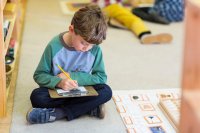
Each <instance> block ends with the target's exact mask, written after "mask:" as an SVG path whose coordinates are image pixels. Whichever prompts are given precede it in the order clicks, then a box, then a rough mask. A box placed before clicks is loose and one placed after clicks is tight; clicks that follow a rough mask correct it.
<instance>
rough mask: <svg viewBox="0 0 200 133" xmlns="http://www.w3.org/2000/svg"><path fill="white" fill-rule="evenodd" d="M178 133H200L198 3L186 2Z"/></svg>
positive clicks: (199, 3) (199, 6)
mask: <svg viewBox="0 0 200 133" xmlns="http://www.w3.org/2000/svg"><path fill="white" fill-rule="evenodd" d="M186 5H187V10H186V32H185V38H186V39H185V50H184V64H183V78H182V88H183V91H182V92H183V95H182V102H181V119H180V127H179V130H180V133H199V132H200V126H199V125H200V106H199V101H200V37H199V35H200V2H199V0H198V1H197V0H188V1H187V4H186Z"/></svg>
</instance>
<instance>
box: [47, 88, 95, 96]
mask: <svg viewBox="0 0 200 133" xmlns="http://www.w3.org/2000/svg"><path fill="white" fill-rule="evenodd" d="M84 87H85V89H86V90H87V91H88V93H87V94H85V95H73V96H62V95H58V93H57V92H56V90H55V89H48V91H49V95H50V97H51V98H67V97H84V96H98V95H99V94H98V93H97V91H96V90H95V89H94V88H93V87H92V86H84Z"/></svg>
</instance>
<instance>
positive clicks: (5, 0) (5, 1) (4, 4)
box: [2, 0, 7, 9]
mask: <svg viewBox="0 0 200 133" xmlns="http://www.w3.org/2000/svg"><path fill="white" fill-rule="evenodd" d="M6 3H7V0H3V4H2V6H3V7H2V9H4V7H5V6H6Z"/></svg>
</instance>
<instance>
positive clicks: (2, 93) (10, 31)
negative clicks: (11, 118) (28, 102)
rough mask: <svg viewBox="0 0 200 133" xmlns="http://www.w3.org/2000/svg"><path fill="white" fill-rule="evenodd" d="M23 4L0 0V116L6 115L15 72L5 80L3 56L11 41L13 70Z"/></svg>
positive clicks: (20, 31) (18, 45)
mask: <svg viewBox="0 0 200 133" xmlns="http://www.w3.org/2000/svg"><path fill="white" fill-rule="evenodd" d="M24 6H25V0H0V117H4V116H5V115H6V110H7V100H8V96H9V91H10V89H11V88H12V87H15V85H12V84H15V82H16V75H17V74H12V73H11V74H10V75H9V76H10V77H9V78H10V81H9V83H8V80H6V79H8V75H7V77H6V65H5V64H6V62H5V57H6V54H7V52H8V49H9V47H10V46H9V45H10V44H11V41H12V43H14V46H13V49H14V51H13V52H14V54H13V57H14V62H12V64H9V66H10V68H11V69H12V70H13V69H14V71H15V68H16V64H17V63H16V62H17V61H18V52H19V48H20V39H21V33H22V26H23V18H24V9H25V8H24ZM5 23H8V27H7V29H6V28H5V25H6V24H5Z"/></svg>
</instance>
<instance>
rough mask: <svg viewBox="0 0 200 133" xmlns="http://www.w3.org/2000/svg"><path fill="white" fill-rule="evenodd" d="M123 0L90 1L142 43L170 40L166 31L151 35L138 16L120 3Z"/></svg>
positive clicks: (158, 42) (166, 41) (170, 37)
mask: <svg viewBox="0 0 200 133" xmlns="http://www.w3.org/2000/svg"><path fill="white" fill-rule="evenodd" d="M123 1H125V0H92V2H94V3H97V4H98V5H100V7H102V8H103V10H104V11H105V13H106V15H107V16H108V17H109V18H112V19H115V20H117V21H118V22H120V23H121V24H122V25H124V26H125V27H127V28H128V29H129V30H131V31H132V32H133V33H134V34H135V35H136V36H137V37H138V38H139V39H140V41H141V43H142V44H155V43H156V44H161V43H170V42H171V41H172V36H171V35H170V34H168V33H161V34H157V35H152V34H151V31H150V30H149V29H148V28H147V27H146V26H145V24H144V23H143V21H142V20H141V19H140V18H139V17H137V16H136V15H134V14H132V13H131V11H129V10H128V9H126V8H124V7H123V6H121V5H120V3H122V2H123ZM126 1H127V0H126ZM129 1H130V2H133V3H134V2H135V1H132V0H129Z"/></svg>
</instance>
